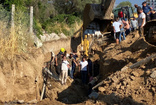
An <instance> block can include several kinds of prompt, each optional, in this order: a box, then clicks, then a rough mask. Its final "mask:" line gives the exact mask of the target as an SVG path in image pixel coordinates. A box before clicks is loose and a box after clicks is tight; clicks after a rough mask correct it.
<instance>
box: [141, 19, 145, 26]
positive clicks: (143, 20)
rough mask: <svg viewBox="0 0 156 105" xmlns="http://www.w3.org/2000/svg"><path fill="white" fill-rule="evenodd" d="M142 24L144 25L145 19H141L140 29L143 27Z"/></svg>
mask: <svg viewBox="0 0 156 105" xmlns="http://www.w3.org/2000/svg"><path fill="white" fill-rule="evenodd" d="M144 23H145V18H142V24H141V28H142V27H143V25H144Z"/></svg>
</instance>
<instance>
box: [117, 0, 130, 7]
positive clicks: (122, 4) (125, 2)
mask: <svg viewBox="0 0 156 105" xmlns="http://www.w3.org/2000/svg"><path fill="white" fill-rule="evenodd" d="M124 6H129V7H132V3H131V2H129V1H124V2H121V3H120V4H119V5H117V7H116V8H120V7H124Z"/></svg>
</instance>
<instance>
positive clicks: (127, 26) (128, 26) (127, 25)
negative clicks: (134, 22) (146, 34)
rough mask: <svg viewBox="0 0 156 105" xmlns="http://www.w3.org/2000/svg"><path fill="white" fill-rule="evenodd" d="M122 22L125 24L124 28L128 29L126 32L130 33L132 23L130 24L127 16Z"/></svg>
mask: <svg viewBox="0 0 156 105" xmlns="http://www.w3.org/2000/svg"><path fill="white" fill-rule="evenodd" d="M122 22H123V24H124V29H125V30H126V31H125V34H126V35H128V34H129V33H130V25H129V22H128V20H127V18H125V19H124V20H122Z"/></svg>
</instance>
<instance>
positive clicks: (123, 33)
mask: <svg viewBox="0 0 156 105" xmlns="http://www.w3.org/2000/svg"><path fill="white" fill-rule="evenodd" d="M119 22H120V23H121V24H122V27H121V29H120V36H119V42H121V41H122V38H121V36H123V40H125V39H126V37H125V29H124V24H123V22H122V20H121V19H119Z"/></svg>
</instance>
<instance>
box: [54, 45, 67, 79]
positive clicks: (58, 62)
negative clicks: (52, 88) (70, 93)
mask: <svg viewBox="0 0 156 105" xmlns="http://www.w3.org/2000/svg"><path fill="white" fill-rule="evenodd" d="M64 52H65V49H64V48H61V49H60V52H59V53H58V54H57V56H56V57H55V68H56V72H57V74H58V76H59V80H61V64H62V57H63V54H64Z"/></svg>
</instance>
